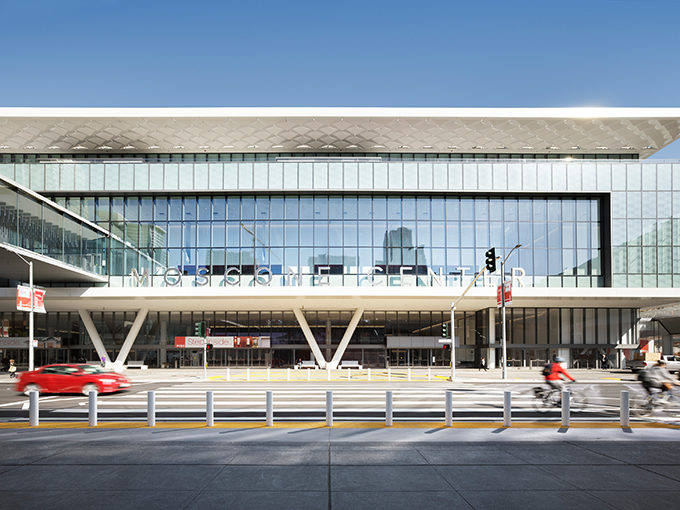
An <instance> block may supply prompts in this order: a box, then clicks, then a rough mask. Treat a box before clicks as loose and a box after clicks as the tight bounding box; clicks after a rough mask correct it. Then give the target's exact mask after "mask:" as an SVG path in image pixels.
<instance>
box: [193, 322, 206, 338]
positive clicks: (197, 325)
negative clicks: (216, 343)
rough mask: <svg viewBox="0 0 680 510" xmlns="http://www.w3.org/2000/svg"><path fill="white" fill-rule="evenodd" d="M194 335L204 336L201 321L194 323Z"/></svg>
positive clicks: (203, 326) (203, 327)
mask: <svg viewBox="0 0 680 510" xmlns="http://www.w3.org/2000/svg"><path fill="white" fill-rule="evenodd" d="M194 336H205V325H204V324H203V323H202V322H196V323H194Z"/></svg>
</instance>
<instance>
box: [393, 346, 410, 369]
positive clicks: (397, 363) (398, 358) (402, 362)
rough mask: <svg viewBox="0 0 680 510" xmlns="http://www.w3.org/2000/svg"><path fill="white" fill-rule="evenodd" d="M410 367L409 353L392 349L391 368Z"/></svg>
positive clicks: (404, 350)
mask: <svg viewBox="0 0 680 510" xmlns="http://www.w3.org/2000/svg"><path fill="white" fill-rule="evenodd" d="M406 365H408V351H407V350H406V349H390V366H392V367H404V366H406Z"/></svg>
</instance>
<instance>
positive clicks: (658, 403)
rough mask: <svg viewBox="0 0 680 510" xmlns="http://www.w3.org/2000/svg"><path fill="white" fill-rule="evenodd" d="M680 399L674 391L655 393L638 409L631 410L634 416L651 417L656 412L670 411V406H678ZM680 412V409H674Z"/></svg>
mask: <svg viewBox="0 0 680 510" xmlns="http://www.w3.org/2000/svg"><path fill="white" fill-rule="evenodd" d="M677 402H678V397H677V396H676V395H675V394H673V392H672V391H655V392H654V393H652V394H651V395H648V396H647V398H645V399H644V400H643V402H642V404H641V405H640V406H638V407H634V408H633V409H631V414H633V415H634V416H640V417H642V416H651V415H652V414H653V413H654V411H655V410H662V411H665V412H667V411H669V410H670V409H669V407H670V404H672V403H675V404H677ZM674 411H680V409H677V408H676V409H674Z"/></svg>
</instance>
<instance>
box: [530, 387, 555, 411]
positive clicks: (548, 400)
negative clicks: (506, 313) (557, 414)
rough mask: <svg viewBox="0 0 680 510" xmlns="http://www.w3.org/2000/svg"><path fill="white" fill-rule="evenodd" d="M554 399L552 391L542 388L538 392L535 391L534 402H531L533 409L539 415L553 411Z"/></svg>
mask: <svg viewBox="0 0 680 510" xmlns="http://www.w3.org/2000/svg"><path fill="white" fill-rule="evenodd" d="M554 397H555V392H554V391H548V390H544V389H543V388H541V389H540V391H535V394H534V400H533V402H532V404H533V406H534V409H536V411H538V412H539V413H547V412H549V411H554V410H555V407H556V405H555V400H554Z"/></svg>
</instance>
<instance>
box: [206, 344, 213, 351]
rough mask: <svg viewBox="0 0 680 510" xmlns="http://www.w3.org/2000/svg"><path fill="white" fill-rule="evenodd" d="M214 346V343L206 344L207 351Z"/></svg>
mask: <svg viewBox="0 0 680 510" xmlns="http://www.w3.org/2000/svg"><path fill="white" fill-rule="evenodd" d="M212 348H213V344H205V350H206V351H209V350H210V349H212Z"/></svg>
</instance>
